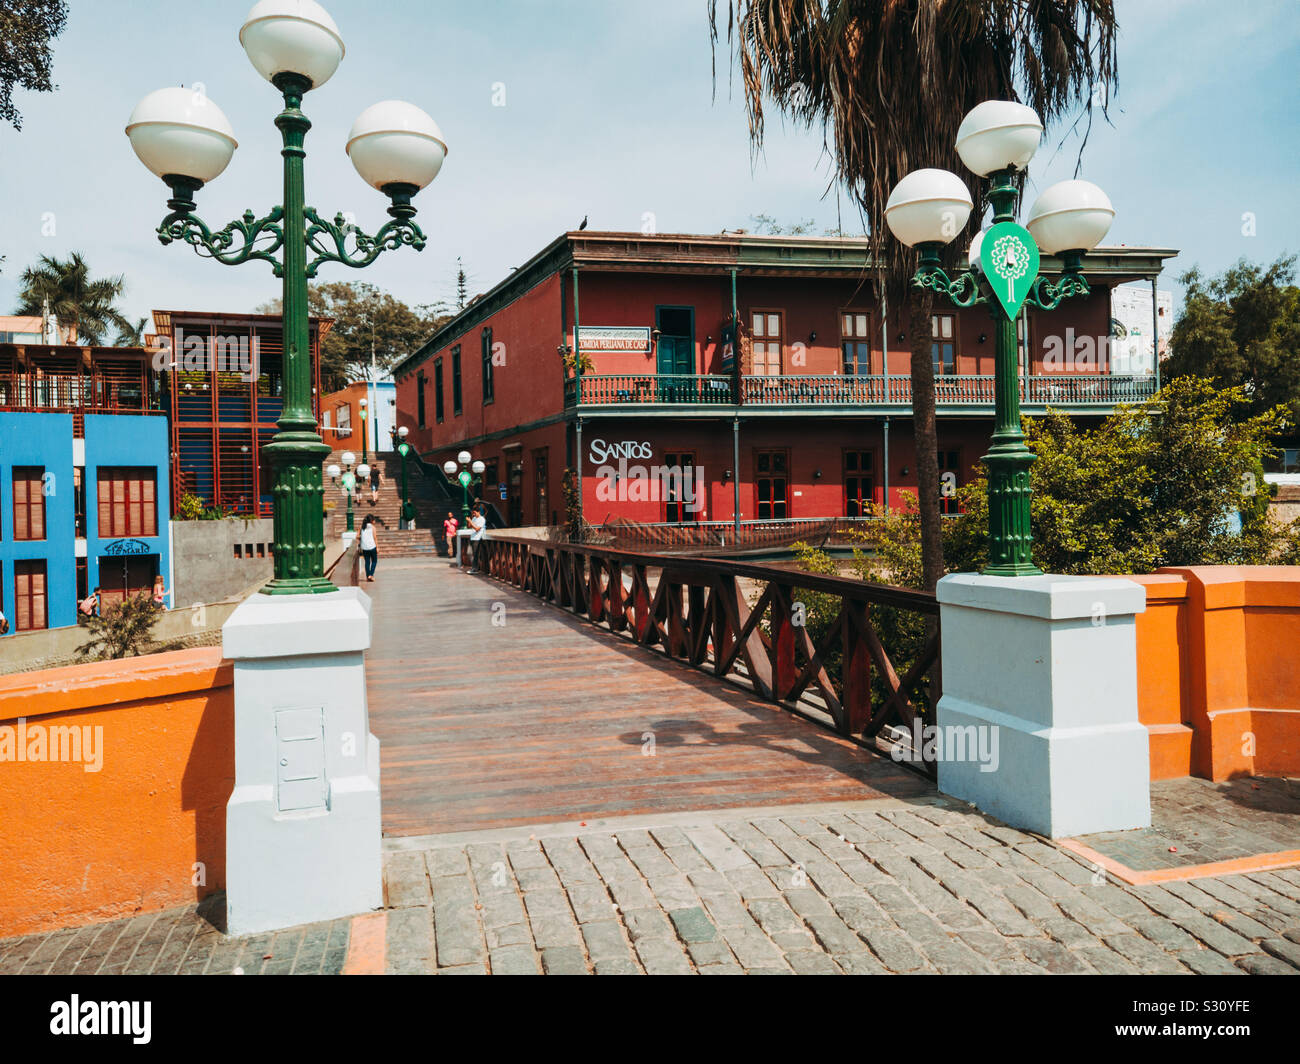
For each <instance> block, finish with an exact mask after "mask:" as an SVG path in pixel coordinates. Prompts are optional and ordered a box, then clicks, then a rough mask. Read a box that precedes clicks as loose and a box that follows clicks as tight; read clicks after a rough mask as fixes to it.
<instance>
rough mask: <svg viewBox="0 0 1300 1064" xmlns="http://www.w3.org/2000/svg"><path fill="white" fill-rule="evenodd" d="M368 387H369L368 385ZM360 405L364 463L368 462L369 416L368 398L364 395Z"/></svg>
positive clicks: (362, 458) (362, 457) (362, 459)
mask: <svg viewBox="0 0 1300 1064" xmlns="http://www.w3.org/2000/svg"><path fill="white" fill-rule="evenodd" d="M367 387H369V386H368V385H367ZM359 405H360V407H361V461H363V462H364V461H366V417H367V416H368V414H367V411H366V397H365V396H364V395H363V396H362V397H361V402H360V403H359Z"/></svg>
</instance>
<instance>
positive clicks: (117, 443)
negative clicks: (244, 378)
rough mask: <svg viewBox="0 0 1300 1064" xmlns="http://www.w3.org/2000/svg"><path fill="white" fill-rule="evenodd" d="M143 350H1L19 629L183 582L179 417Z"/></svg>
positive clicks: (7, 547)
mask: <svg viewBox="0 0 1300 1064" xmlns="http://www.w3.org/2000/svg"><path fill="white" fill-rule="evenodd" d="M158 406H159V402H158V389H157V387H156V385H155V374H154V373H153V371H152V369H151V367H150V362H149V359H148V356H147V354H146V352H145V351H144V350H142V349H139V348H84V347H73V346H65V345H30V346H27V345H15V344H0V604H2V605H3V610H4V614H5V616H6V617H7V618H8V619H9V624H10V629H9V630H10V632H21V631H32V630H36V629H41V628H58V627H62V626H65V625H73V624H76V623H77V604H78V602H79V601H80V600H81V599H82V598H84V597H85V596H86V595H87V594H88V593H89V592H90V591H91V590H93V589H95V588H100V589H101V595H102V601H103V602H104V603H111V602H114V601H118V600H120V599H122V598H123V597H125V596H128V595H133V594H136V593H138V592H140V591H147V590H149V589H150V588H152V586H153V582H154V578H155V577H156V576H159V575H161V576H163V577H164V579H165V581H166V584H167V586H168V588H170V587H171V583H172V581H171V549H170V536H169V528H170V525H169V516H170V513H171V497H170V480H169V465H168V431H167V419H166V417H165V416H164V414H163V411H162V410H160V409H158Z"/></svg>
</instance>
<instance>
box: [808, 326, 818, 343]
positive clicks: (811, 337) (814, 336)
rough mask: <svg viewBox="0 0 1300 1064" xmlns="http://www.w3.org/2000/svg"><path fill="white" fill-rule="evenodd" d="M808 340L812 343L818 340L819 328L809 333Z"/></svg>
mask: <svg viewBox="0 0 1300 1064" xmlns="http://www.w3.org/2000/svg"><path fill="white" fill-rule="evenodd" d="M808 342H809V343H810V344H815V343H816V342H817V330H816V329H814V330H813V331H812V332H810V333H809V334H808Z"/></svg>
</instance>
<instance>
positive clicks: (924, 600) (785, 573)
mask: <svg viewBox="0 0 1300 1064" xmlns="http://www.w3.org/2000/svg"><path fill="white" fill-rule="evenodd" d="M484 538H485V539H490V540H493V541H496V542H499V543H514V544H517V545H519V546H523V547H526V548H528V551H529V553H530V554H535V555H538V556H542V555H545V554H547V553H548V552H551V551H554V550H557V549H558V550H565V551H569V552H572V553H574V554H582V555H584V556H586V557H588V558H600V559H602V560H606V561H614V560H619V561H622V562H625V563H626V564H628V565H647V566H650V567H651V568H663V567H669V568H672V569H673V570H676V571H678V572H683V573H690V574H692V575H696V576H710V575H713V574H715V573H725V574H728V575H731V576H747V577H750V578H752V579H757V580H774V581H776V582H777V583H780V584H790V585H798V586H800V587H806V588H807V589H808V590H809V591H821V592H825V593H826V594H830V595H846V596H848V597H850V598H855V599H861V600H862V601H864V602H881V603H887V604H888V605H891V606H906V607H907V608H908V609H915V610H918V611H919V612H922V613H933V614H935V615H936V616H937V615H938V613H939V601H938V599H937V598H936V597H935V593H934V592H933V591H917V590H916V589H915V588H910V587H899V586H897V585H896V584H872V583H868V582H867V581H865V580H854V579H853V578H851V577H847V576H828V575H826V574H823V573H805V572H800V571H798V570H794V569H782V568H780V567H778V566H775V565H763V564H762V563H760V562H738V561H732V560H730V559H726V558H678V557H665V556H664V555H662V554H647V553H642V552H639V551H627V550H619V549H617V548H613V547H602V546H596V545H588V544H586V543H548V542H547V541H546V540H540V539H531V538H529V537H528V536H510V535H502V534H501V533H499V532H489V533H487V534H486V535H485V537H484Z"/></svg>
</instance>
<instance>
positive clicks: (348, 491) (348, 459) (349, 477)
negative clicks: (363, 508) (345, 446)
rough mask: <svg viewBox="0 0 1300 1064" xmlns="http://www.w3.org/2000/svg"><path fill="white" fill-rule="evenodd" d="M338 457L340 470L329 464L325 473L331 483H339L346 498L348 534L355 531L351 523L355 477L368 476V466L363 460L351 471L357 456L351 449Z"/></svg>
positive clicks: (363, 478)
mask: <svg viewBox="0 0 1300 1064" xmlns="http://www.w3.org/2000/svg"><path fill="white" fill-rule="evenodd" d="M339 458H340V460H341V461H342V462H343V469H342V470H340V469H339V467H338V466H336V465H331V466H330V467H329V468H328V469H326V470H325V475H326V476H328V477H329V478H330V481H331V483H334V484H341V486H342V488H343V493H344V494H345V495H346V496H347V498H348V529H347V530H348V533H349V535H350V534H351V533H353V532H355V531H356V526H355V524H354V523H353V522H354V518H353V515H352V496H353V495H354V494H355V493H356V490H357V478H358V477H360V478H361V480H362V481H364V480H365V479H366V478H367V477H368V476H370V467H369V466H368V465H366V463H365V462H362V463H361V464H360V465H359V466H357V468H356V472H353V470H352V465H353V463H354V462H356V460H357V456H356V455H355V454H353V453H352V452H351V451H344V452H343V454H341V455H340V456H339Z"/></svg>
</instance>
